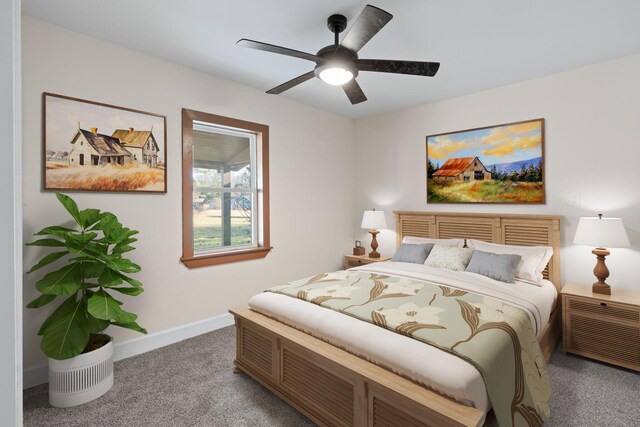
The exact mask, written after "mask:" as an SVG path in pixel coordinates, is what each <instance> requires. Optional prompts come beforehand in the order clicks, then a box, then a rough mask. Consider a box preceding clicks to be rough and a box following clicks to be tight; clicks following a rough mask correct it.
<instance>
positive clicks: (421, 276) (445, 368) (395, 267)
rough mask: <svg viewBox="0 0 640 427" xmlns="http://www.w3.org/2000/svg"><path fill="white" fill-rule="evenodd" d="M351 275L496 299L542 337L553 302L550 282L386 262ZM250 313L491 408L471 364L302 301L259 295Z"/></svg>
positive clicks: (251, 303) (459, 398) (471, 403)
mask: <svg viewBox="0 0 640 427" xmlns="http://www.w3.org/2000/svg"><path fill="white" fill-rule="evenodd" d="M352 270H360V271H367V272H375V273H381V274H388V275H394V276H402V277H410V278H414V279H418V280H427V281H431V282H436V283H438V284H444V285H448V286H453V287H456V288H459V289H464V290H468V291H471V292H474V293H478V294H482V295H488V296H491V297H494V298H499V299H501V300H503V301H506V302H508V303H510V304H512V305H515V306H517V307H520V308H522V309H523V310H525V312H527V313H528V314H529V317H530V318H531V322H532V325H533V327H534V330H535V331H536V333H537V334H538V336H540V335H541V334H542V332H543V330H544V328H545V326H546V324H547V323H548V321H549V316H550V314H551V310H552V308H553V304H554V302H555V299H556V297H557V291H556V288H555V287H554V286H553V284H552V283H551V282H549V281H544V282H543V284H542V286H540V287H538V286H534V285H531V284H527V283H524V282H518V281H516V283H515V284H507V283H502V282H498V281H496V280H493V279H490V278H487V277H485V276H481V275H478V274H475V273H467V272H456V271H450V270H443V269H439V268H431V267H427V266H425V265H422V264H410V263H400V262H384V263H375V264H371V265H365V266H362V267H356V268H354V269H352ZM249 307H251V308H252V309H253V310H256V311H258V312H260V313H263V314H265V315H267V316H269V317H272V318H275V319H277V320H279V321H281V322H282V323H285V324H287V325H290V326H293V327H295V328H297V329H300V330H302V331H304V332H306V333H308V334H311V335H313V336H315V337H317V338H320V339H322V340H324V341H327V342H329V343H331V344H333V345H335V346H338V347H340V348H342V349H345V350H347V351H349V352H350V353H353V354H356V355H358V356H360V357H363V358H365V359H367V360H369V361H370V362H373V363H376V364H378V365H380V366H384V367H385V368H387V369H390V370H392V371H393V372H395V373H397V374H400V375H402V376H404V377H407V378H410V379H411V380H413V381H415V382H417V383H420V384H422V385H424V386H426V387H428V388H431V389H433V390H435V391H437V392H439V393H441V394H443V395H446V396H449V397H451V398H453V399H455V400H457V401H459V402H461V403H463V404H465V405H469V406H474V407H476V408H478V409H480V410H482V411H484V412H485V413H486V412H487V411H488V410H489V409H490V408H491V404H490V403H489V399H488V397H487V392H486V390H485V386H484V381H483V380H482V377H481V375H480V372H478V370H477V369H476V368H475V367H474V366H473V365H472V364H470V363H469V362H467V361H465V360H463V359H461V358H459V357H457V356H454V355H452V354H450V353H447V352H445V351H443V350H440V349H438V348H436V347H433V346H430V345H428V344H425V343H423V342H420V341H418V340H414V339H412V338H409V337H407V336H404V335H400V334H397V333H395V332H391V331H389V330H387V329H383V328H380V327H378V326H375V325H373V324H371V323H367V322H363V321H361V320H358V319H356V318H353V317H351V316H348V315H345V314H342V313H339V312H337V311H333V310H329V309H326V308H323V307H320V306H318V305H315V304H310V303H308V302H306V301H302V300H298V299H295V298H291V297H289V296H286V295H282V294H276V293H272V292H264V293H261V294H258V295H256V296H254V297H253V298H251V299H250V300H249Z"/></svg>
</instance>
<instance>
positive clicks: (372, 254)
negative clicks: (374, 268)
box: [369, 229, 380, 258]
mask: <svg viewBox="0 0 640 427" xmlns="http://www.w3.org/2000/svg"><path fill="white" fill-rule="evenodd" d="M369 233H371V249H372V250H371V252H369V258H380V253H378V251H376V249H378V240H377V239H376V235H377V234H378V233H380V232H379V231H378V230H376V229H373V230H369Z"/></svg>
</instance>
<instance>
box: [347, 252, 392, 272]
mask: <svg viewBox="0 0 640 427" xmlns="http://www.w3.org/2000/svg"><path fill="white" fill-rule="evenodd" d="M390 259H391V257H390V256H383V255H380V258H369V255H345V256H344V269H345V270H346V269H348V268H352V267H357V266H359V265H366V264H373V263H374V262H384V261H389V260H390Z"/></svg>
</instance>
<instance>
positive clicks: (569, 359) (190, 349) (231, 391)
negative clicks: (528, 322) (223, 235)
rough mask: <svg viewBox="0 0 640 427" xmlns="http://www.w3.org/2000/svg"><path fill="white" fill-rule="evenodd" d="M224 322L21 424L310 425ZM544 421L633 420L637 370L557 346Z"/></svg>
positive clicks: (30, 398) (31, 409)
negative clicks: (80, 399)
mask: <svg viewBox="0 0 640 427" xmlns="http://www.w3.org/2000/svg"><path fill="white" fill-rule="evenodd" d="M234 334H235V331H234V328H233V327H228V328H224V329H220V330H218V331H214V332H211V333H208V334H205V335H201V336H198V337H196V338H192V339H189V340H186V341H183V342H181V343H178V344H174V345H170V346H167V347H163V348H161V349H158V350H155V351H153V352H150V353H146V354H143V355H140V356H136V357H132V358H130V359H126V360H122V361H120V362H117V363H116V364H115V384H114V386H113V388H112V389H111V391H109V392H108V393H107V394H106V395H104V396H102V397H101V398H99V399H97V400H95V401H93V402H90V403H87V404H86V405H83V406H79V407H76V408H69V409H56V408H52V407H50V406H49V404H48V397H47V386H46V385H42V386H38V387H35V388H32V389H29V390H26V391H25V393H24V424H25V426H65V427H67V426H83V427H84V426H127V427H133V426H172V427H173V426H234V427H235V426H238V427H239V426H251V427H253V426H269V427H271V426H296V427H298V426H312V425H313V423H311V422H310V421H309V420H308V419H307V418H305V417H304V416H303V415H300V414H299V413H298V412H297V411H295V410H294V409H292V408H291V407H289V406H288V405H287V404H286V403H284V402H283V401H281V400H280V399H279V398H277V397H276V396H274V395H273V394H272V393H270V392H269V391H268V390H266V389H265V388H263V387H262V386H260V385H259V384H258V383H256V382H255V381H253V380H251V379H250V378H249V377H248V376H246V375H245V374H233V373H232V370H233V363H232V360H233V356H234V352H235V335H234ZM549 369H550V374H551V378H552V381H553V397H552V400H551V411H552V414H553V415H552V417H551V419H550V420H549V421H548V422H547V423H546V425H550V426H563V427H564V426H581V427H582V426H607V427H616V426H620V427H621V426H638V425H639V424H638V423H639V422H640V421H638V420H640V403H639V402H640V375H638V374H637V373H634V372H631V371H627V370H623V369H617V368H613V367H610V366H606V365H604V364H599V363H595V362H592V361H589V360H587V359H582V358H579V357H574V356H565V355H564V354H562V352H561V351H559V350H558V351H556V354H555V355H554V357H553V359H552V361H551V364H550V366H549Z"/></svg>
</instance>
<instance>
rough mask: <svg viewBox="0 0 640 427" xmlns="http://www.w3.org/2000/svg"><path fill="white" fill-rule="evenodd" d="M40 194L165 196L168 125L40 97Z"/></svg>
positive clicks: (144, 115)
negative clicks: (41, 129) (80, 192)
mask: <svg viewBox="0 0 640 427" xmlns="http://www.w3.org/2000/svg"><path fill="white" fill-rule="evenodd" d="M42 105H43V126H44V129H43V150H42V164H43V169H42V181H43V185H42V186H43V189H44V190H56V191H110V192H143V193H166V192H167V159H166V153H167V119H166V117H165V116H162V115H159V114H153V113H148V112H145V111H139V110H133V109H130V108H124V107H117V106H115V105H109V104H103V103H100V102H93V101H87V100H84V99H78V98H72V97H69V96H63V95H56V94H52V93H46V92H45V93H44V94H43V96H42Z"/></svg>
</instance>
